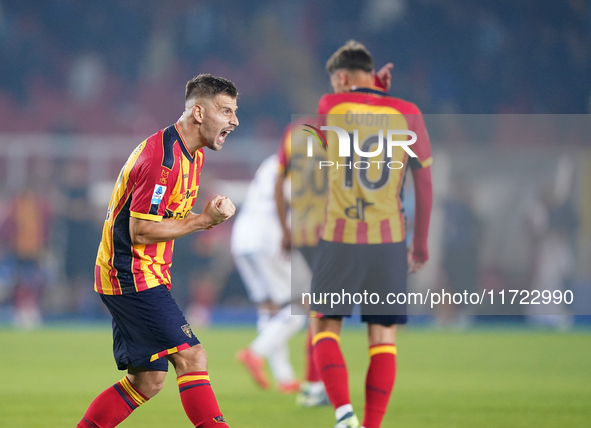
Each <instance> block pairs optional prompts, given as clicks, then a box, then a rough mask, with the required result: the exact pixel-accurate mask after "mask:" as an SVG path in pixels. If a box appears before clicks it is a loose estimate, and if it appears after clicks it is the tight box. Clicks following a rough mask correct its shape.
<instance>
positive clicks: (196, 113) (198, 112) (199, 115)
mask: <svg viewBox="0 0 591 428" xmlns="http://www.w3.org/2000/svg"><path fill="white" fill-rule="evenodd" d="M191 113H192V116H193V119H194V120H195V122H197V123H199V124H201V123H203V106H202V105H201V104H197V103H196V104H195V105H194V106H193V109H192V111H191Z"/></svg>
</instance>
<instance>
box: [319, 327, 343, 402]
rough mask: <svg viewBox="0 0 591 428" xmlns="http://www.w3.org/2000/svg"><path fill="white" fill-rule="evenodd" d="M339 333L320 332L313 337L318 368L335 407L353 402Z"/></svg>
mask: <svg viewBox="0 0 591 428" xmlns="http://www.w3.org/2000/svg"><path fill="white" fill-rule="evenodd" d="M339 341H340V338H339V336H338V334H336V333H332V332H330V331H324V332H322V333H318V334H316V335H315V336H314V338H313V339H312V345H313V346H314V361H315V363H316V368H317V370H318V372H319V374H320V377H321V378H322V381H323V382H324V386H325V387H326V393H327V395H328V398H329V399H330V402H331V403H332V405H333V406H334V408H335V409H338V408H339V407H341V406H344V405H346V404H351V400H350V398H349V379H348V374H347V366H346V365H345V360H344V358H343V354H342V353H341V348H340V347H339Z"/></svg>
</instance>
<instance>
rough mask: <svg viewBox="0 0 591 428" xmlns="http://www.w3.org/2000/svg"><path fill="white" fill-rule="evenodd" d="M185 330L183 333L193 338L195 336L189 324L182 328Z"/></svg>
mask: <svg viewBox="0 0 591 428" xmlns="http://www.w3.org/2000/svg"><path fill="white" fill-rule="evenodd" d="M181 328H182V329H183V332H184V333H185V334H186V335H187V336H189V337H191V336H192V335H193V332H192V331H191V327H190V326H189V324H185V325H184V326H182V327H181Z"/></svg>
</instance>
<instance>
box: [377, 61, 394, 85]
mask: <svg viewBox="0 0 591 428" xmlns="http://www.w3.org/2000/svg"><path fill="white" fill-rule="evenodd" d="M393 68H394V64H392V63H391V62H389V63H388V64H386V65H384V66H383V67H382V68H380V69H379V70H378V71H377V72H376V74H375V76H374V85H376V86H377V87H378V88H382V89H384V90H385V91H388V90H390V86H391V84H392V69H393Z"/></svg>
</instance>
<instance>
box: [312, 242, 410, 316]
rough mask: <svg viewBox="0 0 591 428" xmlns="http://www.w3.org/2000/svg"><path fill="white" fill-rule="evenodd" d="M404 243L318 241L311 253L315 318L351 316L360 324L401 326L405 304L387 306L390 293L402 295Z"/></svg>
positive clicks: (405, 265)
mask: <svg viewBox="0 0 591 428" xmlns="http://www.w3.org/2000/svg"><path fill="white" fill-rule="evenodd" d="M406 257H407V256H406V243H405V242H397V243H388V244H343V243H340V242H328V241H324V240H320V242H319V243H318V246H317V247H316V252H315V254H314V266H313V275H312V296H311V297H312V298H311V310H312V311H313V312H314V313H315V315H316V316H322V317H330V318H340V317H342V316H351V312H352V310H353V306H354V305H356V304H358V305H359V306H360V307H361V315H362V321H364V322H369V323H375V324H382V325H393V324H405V323H406V321H407V315H406V305H404V304H389V303H388V295H389V294H391V293H394V294H398V293H406V276H407V259H406Z"/></svg>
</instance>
